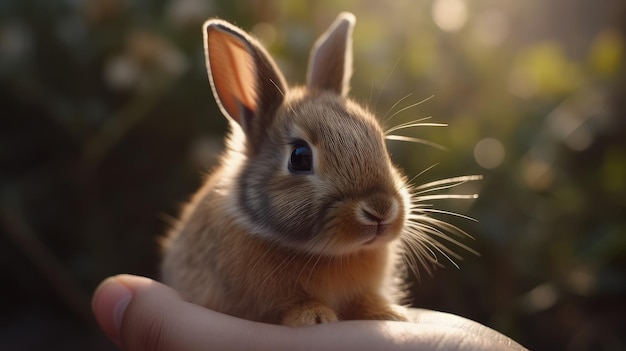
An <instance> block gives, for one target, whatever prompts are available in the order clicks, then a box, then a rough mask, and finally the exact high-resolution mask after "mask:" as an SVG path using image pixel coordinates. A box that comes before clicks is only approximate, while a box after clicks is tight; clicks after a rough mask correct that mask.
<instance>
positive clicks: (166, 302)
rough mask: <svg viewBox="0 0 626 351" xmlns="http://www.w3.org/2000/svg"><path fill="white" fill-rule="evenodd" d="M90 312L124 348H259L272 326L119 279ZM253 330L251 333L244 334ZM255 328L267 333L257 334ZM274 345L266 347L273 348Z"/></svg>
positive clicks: (148, 283)
mask: <svg viewBox="0 0 626 351" xmlns="http://www.w3.org/2000/svg"><path fill="white" fill-rule="evenodd" d="M92 309H93V312H94V314H95V316H96V320H97V321H98V323H99V324H100V327H101V328H102V330H103V331H104V332H105V333H106V335H107V336H108V337H109V338H110V339H111V340H113V341H114V342H115V343H116V344H117V345H118V346H120V347H121V348H122V349H124V350H131V351H142V350H156V351H165V350H211V349H216V350H227V349H230V350H237V349H259V348H262V347H263V345H262V343H260V341H261V340H255V339H256V338H255V337H254V335H263V336H264V337H263V340H262V341H264V342H268V341H271V340H272V339H276V338H269V337H268V335H272V334H273V333H275V332H276V331H275V330H274V326H271V325H264V324H260V323H257V324H255V325H254V326H253V325H252V322H249V321H246V320H243V319H239V318H234V317H231V316H227V315H224V314H221V313H218V312H215V311H212V310H209V309H206V308H203V307H201V306H198V305H194V304H191V303H189V302H186V301H184V300H183V299H182V298H181V297H180V295H179V294H178V293H177V292H176V291H174V290H173V289H171V288H169V287H167V286H165V285H163V284H161V283H158V282H156V281H154V280H151V279H148V278H143V277H137V276H131V275H118V276H114V277H111V278H108V279H106V280H105V281H103V282H102V283H101V284H100V286H99V287H98V288H97V289H96V291H95V293H94V296H93V300H92ZM251 327H252V328H254V329H253V330H255V333H246V332H245V331H246V330H251V329H250V328H251ZM259 328H261V329H263V328H265V329H267V330H262V331H261V330H258V329H259ZM277 346H278V345H264V347H266V348H275V347H277Z"/></svg>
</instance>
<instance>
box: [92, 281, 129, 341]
mask: <svg viewBox="0 0 626 351" xmlns="http://www.w3.org/2000/svg"><path fill="white" fill-rule="evenodd" d="M122 280H123V277H121V276H114V277H110V278H107V279H106V280H104V281H103V282H102V283H100V285H99V286H98V287H97V288H96V290H95V292H94V295H93V299H92V301H91V309H92V310H93V313H94V315H95V317H96V321H97V322H98V324H99V325H100V327H101V328H102V330H103V331H104V332H105V334H106V335H107V336H108V337H109V338H110V339H111V340H112V341H113V342H115V343H116V344H118V345H120V327H121V323H122V319H123V317H124V312H125V311H126V307H127V306H128V304H129V303H130V301H131V300H132V298H133V291H132V290H131V289H130V288H129V287H128V286H127V285H125V284H124V283H123V282H122Z"/></svg>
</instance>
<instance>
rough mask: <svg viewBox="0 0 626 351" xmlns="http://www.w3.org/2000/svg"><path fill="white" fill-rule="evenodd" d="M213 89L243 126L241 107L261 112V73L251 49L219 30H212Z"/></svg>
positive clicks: (210, 29)
mask: <svg viewBox="0 0 626 351" xmlns="http://www.w3.org/2000/svg"><path fill="white" fill-rule="evenodd" d="M208 50H209V64H210V65H211V67H210V69H211V76H212V79H213V87H214V89H215V92H216V93H217V95H218V96H217V97H218V99H219V100H220V103H221V104H222V106H223V108H224V109H225V110H226V111H225V112H226V113H228V115H230V117H231V118H233V119H234V120H236V121H237V122H239V123H240V124H241V122H242V120H241V119H242V117H243V116H241V109H240V105H241V104H243V105H244V106H245V107H247V108H248V109H249V110H251V111H255V110H256V108H257V103H256V101H257V91H256V80H257V77H256V75H257V72H256V69H255V66H254V60H253V57H252V54H251V53H250V49H249V48H248V46H247V45H246V43H244V42H243V41H242V40H241V39H239V38H237V37H236V36H234V35H233V34H231V33H228V32H226V31H224V30H221V29H220V28H217V27H209V28H208Z"/></svg>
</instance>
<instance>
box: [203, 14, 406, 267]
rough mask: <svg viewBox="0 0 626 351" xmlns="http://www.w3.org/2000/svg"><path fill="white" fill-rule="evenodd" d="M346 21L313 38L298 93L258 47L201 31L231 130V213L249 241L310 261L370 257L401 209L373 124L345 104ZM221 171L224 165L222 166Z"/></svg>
mask: <svg viewBox="0 0 626 351" xmlns="http://www.w3.org/2000/svg"><path fill="white" fill-rule="evenodd" d="M354 23H355V19H354V16H353V15H351V14H348V13H342V14H340V15H339V17H338V18H337V20H336V21H335V22H334V23H333V25H332V26H331V27H330V28H329V29H328V31H327V32H326V33H324V34H323V35H322V37H320V38H319V39H318V41H317V42H316V44H315V47H314V48H313V50H312V52H311V56H310V62H309V69H308V74H307V84H306V87H299V88H289V87H288V86H287V84H286V82H285V79H284V78H283V76H282V74H281V72H280V71H279V70H278V69H277V67H276V65H275V64H274V62H273V61H272V59H271V58H270V56H269V55H268V54H267V52H266V51H265V49H263V47H262V46H261V45H260V44H259V43H258V42H257V41H256V40H255V39H253V38H251V37H250V36H249V35H247V34H246V33H244V32H243V31H241V30H240V29H238V28H236V27H234V26H232V25H230V24H229V23H227V22H224V21H221V20H210V21H208V22H207V23H206V24H205V26H204V35H205V51H206V56H207V67H208V71H209V78H210V81H211V87H212V89H213V93H214V95H215V97H216V99H217V101H218V103H219V105H220V108H221V110H222V112H223V113H224V115H225V116H226V117H227V118H228V119H229V121H230V122H231V123H230V124H231V129H232V130H233V133H232V135H231V138H230V140H229V149H230V151H229V155H230V156H228V157H226V158H225V160H224V162H225V163H226V164H225V165H224V167H226V168H228V167H233V168H234V169H233V170H232V172H231V173H230V174H232V176H233V180H232V181H231V182H228V184H229V187H228V188H227V189H220V191H228V192H230V195H231V205H230V207H231V211H232V212H233V214H234V215H235V216H237V218H238V219H239V220H240V223H241V224H242V225H243V226H244V227H245V228H246V229H247V230H248V231H249V232H250V234H251V235H260V236H262V237H264V238H267V239H269V240H271V241H274V242H276V243H279V244H282V245H284V246H287V247H290V248H295V249H298V250H302V251H305V252H310V253H318V254H324V255H338V254H346V253H351V252H356V251H358V250H362V249H365V250H367V249H374V248H377V247H381V246H383V245H386V244H387V243H389V242H391V241H393V240H394V239H396V238H397V237H398V236H399V235H400V233H401V232H402V231H403V229H404V226H405V221H406V217H407V210H408V208H409V203H408V202H409V195H408V190H407V187H406V182H405V179H404V177H403V176H402V175H401V174H400V173H399V172H398V170H397V169H396V168H395V167H394V166H393V164H392V162H391V159H390V157H389V154H388V152H387V149H386V146H385V142H384V135H383V131H382V129H381V127H380V125H379V123H378V121H377V120H376V118H375V117H374V116H373V115H372V114H371V113H370V112H368V111H367V110H366V109H364V108H362V107H361V106H359V105H358V104H356V103H355V102H353V101H352V100H350V99H348V98H347V96H346V95H347V92H348V87H349V79H350V76H351V73H352V72H351V70H352V48H351V34H352V29H353V27H354ZM229 163H230V164H229Z"/></svg>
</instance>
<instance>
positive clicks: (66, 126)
mask: <svg viewBox="0 0 626 351" xmlns="http://www.w3.org/2000/svg"><path fill="white" fill-rule="evenodd" d="M345 10H347V11H351V12H353V13H355V14H356V17H357V26H356V29H355V33H354V45H355V54H354V61H355V73H354V77H353V79H352V86H353V88H352V91H351V96H352V97H353V98H354V99H356V100H357V101H359V102H362V103H363V104H365V105H367V106H369V107H370V108H371V109H373V110H375V111H376V112H377V113H378V114H379V115H380V116H381V118H382V117H383V116H385V120H386V124H387V126H393V125H397V124H400V123H404V122H407V121H411V120H416V119H420V118H425V117H429V116H432V119H431V120H430V122H436V123H447V124H449V126H448V127H446V128H435V127H420V128H416V129H414V130H404V131H401V132H402V134H404V135H408V136H411V137H415V138H421V139H425V140H428V141H431V142H434V143H437V144H440V145H442V146H444V147H445V150H440V149H438V148H435V147H430V146H426V145H421V144H412V143H402V142H397V141H390V144H389V147H390V150H391V151H392V153H393V157H394V160H395V161H396V163H397V164H398V165H400V167H401V168H402V169H404V170H405V171H406V173H407V174H408V175H409V176H410V177H412V176H413V175H417V174H419V173H421V172H422V171H423V170H425V169H427V168H429V167H431V166H434V167H433V168H431V169H429V170H428V171H426V172H425V173H423V174H421V175H419V176H418V177H417V178H416V179H415V184H421V183H426V182H430V181H435V180H438V179H442V178H449V177H454V176H460V175H470V174H482V175H483V176H484V179H483V180H482V181H478V182H471V183H467V184H464V186H463V187H460V188H456V189H453V190H451V192H452V193H465V194H469V193H474V192H477V193H479V194H480V197H479V198H478V199H477V200H434V201H433V205H434V206H436V207H437V208H440V209H443V210H447V211H455V212H459V213H462V214H465V215H468V216H471V217H473V218H476V219H477V220H478V222H472V221H468V220H464V219H460V218H455V217H453V216H445V215H442V216H441V217H439V218H441V219H445V220H448V221H450V222H451V223H453V224H455V225H457V226H459V227H461V228H463V229H465V230H466V231H467V232H468V233H470V234H471V235H472V236H473V237H474V240H470V239H463V240H462V242H463V243H464V244H466V245H468V246H470V247H471V248H472V249H474V250H476V251H478V252H479V253H480V256H477V255H474V254H472V253H470V252H467V251H465V250H464V249H462V248H458V247H455V248H453V249H454V251H455V252H457V253H459V254H460V255H462V256H463V259H462V260H459V259H455V262H456V263H457V264H458V266H459V267H460V269H457V268H456V267H455V266H454V264H452V263H450V262H447V261H446V260H445V258H444V257H440V260H441V263H442V265H443V268H439V269H437V270H436V271H435V272H434V273H433V275H432V276H431V275H428V274H424V273H425V272H424V270H422V271H421V273H422V274H421V278H420V279H419V281H418V280H416V282H415V283H414V284H413V296H414V300H413V303H414V305H415V306H419V307H424V308H432V309H436V310H441V311H446V312H452V313H455V314H459V315H462V316H465V317H468V318H471V319H474V320H476V321H478V322H481V323H484V324H486V325H488V326H490V327H492V328H494V329H496V330H498V331H501V332H503V333H505V334H507V335H509V336H511V337H513V338H514V339H515V340H517V341H519V342H520V343H521V344H523V345H525V346H527V347H529V348H531V349H534V350H552V349H559V350H623V349H626V317H625V313H626V67H625V61H626V59H625V55H626V53H625V48H626V46H625V45H626V3H624V2H623V1H620V0H595V1H583V0H578V1H572V0H554V1H542V0H526V1H504V0H472V1H469V0H432V1H431V0H418V1H410V0H394V1H384V2H383V1H375V0H364V1H357V0H332V1H330V0H323V1H280V0H269V1H261V0H257V1H243V0H234V1H233V0H157V1H140V0H137V1H131V0H84V1H81V0H59V1H49V0H27V1H17V0H13V1H11V0H1V1H0V274H1V278H2V281H3V283H2V288H1V289H0V291H1V293H2V299H0V313H1V315H0V349H2V350H43V349H46V350H50V349H52V350H111V349H113V347H112V345H111V344H110V343H109V342H108V340H106V339H105V338H104V336H103V335H102V334H101V332H100V331H99V330H98V329H97V327H96V325H95V322H94V320H93V317H92V316H91V312H90V308H89V300H90V296H91V293H92V291H93V289H94V288H95V287H96V286H97V284H98V283H99V282H100V281H101V280H102V279H104V278H105V277H107V276H110V275H113V274H117V273H133V274H140V275H146V276H149V277H154V278H157V277H158V262H159V251H158V246H157V238H158V237H160V236H162V235H163V234H164V233H165V232H166V231H167V229H168V228H169V226H170V224H171V223H172V221H173V220H174V218H176V216H177V215H178V210H179V208H180V206H181V204H183V203H184V202H185V201H186V200H187V199H188V198H189V196H190V195H191V194H192V193H193V192H194V190H195V189H197V188H198V186H199V185H200V181H201V179H202V175H203V174H205V173H206V172H207V171H208V170H209V169H210V167H211V165H212V164H213V163H214V162H215V158H216V154H217V153H218V152H219V150H220V149H221V147H222V137H223V135H224V133H225V131H226V121H225V119H224V118H223V117H221V116H220V113H219V111H218V109H217V106H216V104H215V101H214V100H213V98H212V95H211V91H210V87H209V83H208V81H207V75H206V71H205V64H204V57H203V49H202V33H201V30H200V26H201V24H202V22H203V21H204V20H205V19H207V18H209V17H213V16H218V17H221V18H224V19H227V20H229V21H232V22H234V23H236V24H237V25H239V26H240V27H242V28H244V29H245V30H248V31H251V32H252V33H253V34H254V35H255V36H257V37H258V38H259V39H260V40H261V41H262V42H263V43H264V44H265V45H266V46H267V47H268V48H269V50H270V52H271V53H272V55H273V56H274V57H275V58H276V61H277V62H278V64H279V66H280V67H281V68H282V70H283V71H284V72H285V75H286V76H287V78H288V81H289V82H291V83H298V82H300V83H301V82H303V81H304V74H305V69H306V67H305V64H306V60H307V58H308V51H309V49H310V47H311V45H312V43H313V41H314V40H315V38H316V37H317V36H318V35H319V34H320V33H321V32H322V31H323V30H325V29H326V27H327V26H328V25H329V24H330V23H331V22H332V21H333V19H334V17H335V16H336V15H337V13H338V12H340V11H345ZM431 96H432V98H430V99H429V97H431ZM425 99H426V100H427V101H425V102H423V103H420V104H417V105H415V106H412V105H414V104H416V103H419V102H420V101H422V100H425ZM391 116H393V118H390V117H391ZM398 133H400V132H398Z"/></svg>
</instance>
